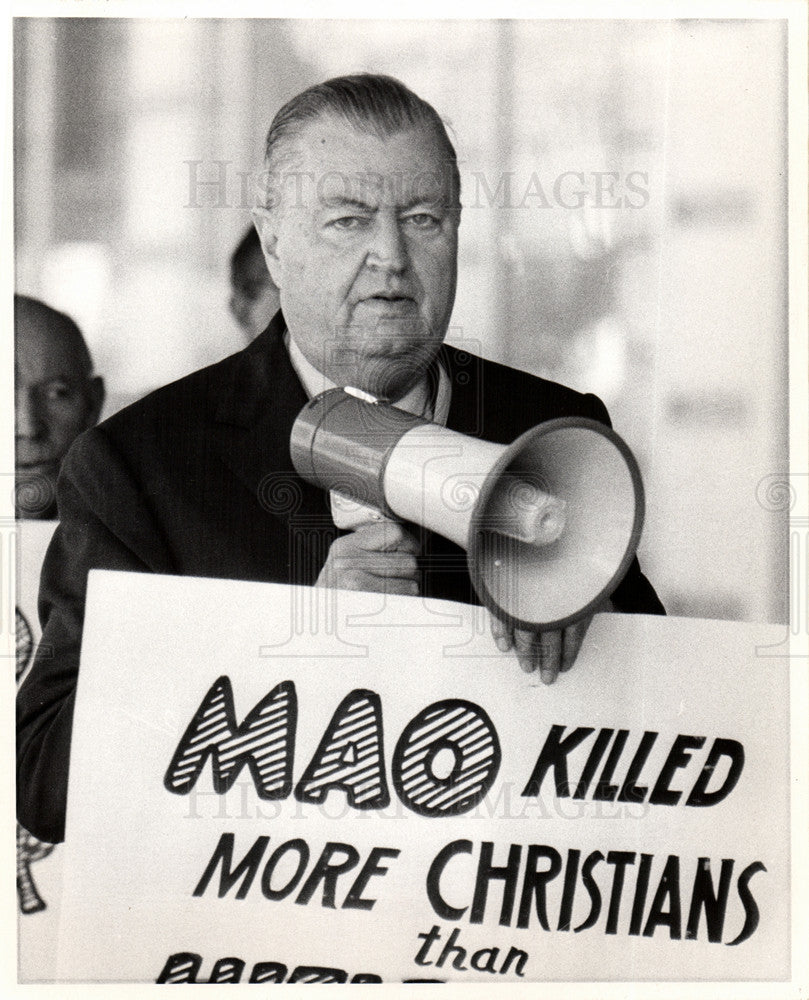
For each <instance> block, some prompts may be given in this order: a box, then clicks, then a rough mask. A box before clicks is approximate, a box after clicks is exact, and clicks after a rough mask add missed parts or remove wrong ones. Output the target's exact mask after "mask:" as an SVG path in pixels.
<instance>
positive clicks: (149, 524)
mask: <svg viewBox="0 0 809 1000" xmlns="http://www.w3.org/2000/svg"><path fill="white" fill-rule="evenodd" d="M283 330H284V322H283V318H282V317H281V314H280V313H279V314H278V315H277V316H276V317H275V319H274V320H273V322H272V323H271V324H270V326H269V327H268V329H267V330H266V331H265V332H264V333H263V334H262V335H261V336H260V337H258V338H257V339H256V340H255V341H254V342H253V343H252V344H250V345H249V346H248V347H247V348H246V349H245V350H243V351H241V352H240V353H239V354H235V355H233V356H232V357H229V358H226V359H225V360H224V361H221V362H219V363H218V364H215V365H212V366H211V367H209V368H205V369H203V370H201V371H198V372H195V373H194V374H192V375H189V376H187V377H186V378H183V379H181V380H180V381H179V382H175V383H174V384H172V385H169V386H166V387H164V388H162V389H158V390H157V391H156V392H154V393H152V394H151V395H149V396H147V397H146V398H145V399H142V400H140V401H139V402H137V403H135V404H133V405H132V406H130V407H128V408H127V409H125V410H122V411H121V412H120V413H117V414H116V415H115V416H113V417H111V418H110V419H109V420H107V421H105V422H104V423H103V424H101V425H99V426H98V427H96V428H95V429H93V430H91V431H88V432H87V433H86V434H83V435H82V436H81V437H80V438H78V439H77V441H76V442H75V444H74V446H73V448H72V449H71V451H70V453H69V454H68V456H67V458H66V459H65V462H64V466H63V469H62V474H61V477H60V481H59V486H58V503H59V513H60V517H61V524H60V526H59V528H58V529H57V531H56V534H55V536H54V540H53V542H52V544H51V548H50V549H49V551H48V555H47V557H46V559H45V564H44V568H43V572H42V581H41V587H40V616H41V618H42V623H43V638H42V643H41V646H40V652H39V654H38V657H37V660H36V662H35V664H34V667H33V668H32V671H31V674H30V676H29V678H28V680H27V681H26V683H25V684H24V685H23V687H22V688H21V690H20V692H19V695H18V702H17V707H18V720H17V731H18V743H17V768H18V771H17V789H18V792H17V799H18V807H17V808H18V815H19V819H20V821H21V822H22V823H23V825H24V826H25V827H27V828H28V829H29V830H31V832H32V833H34V834H36V835H37V836H38V837H41V838H42V839H44V840H49V841H58V840H61V839H63V837H64V815H65V802H66V788H67V775H68V759H69V747H70V732H71V724H72V717H73V700H74V696H75V688H76V679H77V675H78V661H79V647H80V642H81V630H82V624H83V618H84V599H85V589H86V583H87V573H88V570H90V569H92V568H105V569H119V570H132V571H142V572H152V573H171V574H180V575H188V576H209V577H224V578H231V579H241V580H264V581H272V582H280V583H299V584H312V583H314V581H315V580H316V578H317V575H318V573H319V572H320V569H321V567H322V565H323V563H324V561H325V559H326V555H327V553H328V549H329V546H330V545H331V543H332V541H333V539H334V537H335V536H336V535H337V533H338V532H337V530H336V529H335V527H334V524H333V521H332V519H331V515H330V506H329V499H328V495H327V494H326V493H325V492H323V491H321V490H318V489H316V488H315V487H313V486H310V485H308V484H307V483H306V482H304V481H303V480H301V479H300V477H299V476H298V475H297V474H296V473H295V471H294V469H293V467H292V463H291V460H290V456H289V435H290V430H291V428H292V424H293V422H294V420H295V417H296V416H297V414H298V412H299V411H300V409H301V408H302V407H303V405H304V403H305V402H306V398H307V397H306V394H305V392H304V390H303V388H302V386H301V384H300V382H299V381H298V379H297V377H296V375H295V373H294V370H293V368H292V366H291V363H290V360H289V356H288V353H287V351H286V349H285V347H284V345H283V341H282V334H283ZM442 360H443V362H444V364H445V366H446V370H447V372H448V374H449V378H450V381H451V386H452V398H451V405H450V411H449V417H448V421H447V425H448V426H449V427H450V428H452V429H453V430H456V431H460V432H461V433H463V434H467V435H471V436H475V437H481V438H483V439H485V440H489V441H494V442H497V443H501V444H508V443H511V441H513V440H514V439H515V438H516V437H517V436H518V435H519V434H521V433H522V432H523V431H525V430H527V429H528V428H530V427H533V426H534V425H536V424H537V423H540V422H542V421H544V420H548V419H551V418H554V417H559V416H568V415H570V416H583V417H589V418H592V419H595V420H600V421H603V422H604V423H608V416H607V412H606V409H605V408H604V405H603V403H601V401H600V400H599V399H597V398H596V397H595V396H592V395H581V394H580V393H577V392H574V391H573V390H571V389H567V388H565V387H564V386H561V385H557V384H555V383H553V382H547V381H545V380H543V379H537V378H534V377H532V376H530V375H526V374H524V373H522V372H517V371H514V370H512V369H509V368H505V367H503V366H502V365H497V364H493V363H491V362H488V361H483V360H481V359H480V358H476V357H474V356H472V355H469V354H465V353H464V352H462V351H458V350H454V349H452V348H448V347H444V348H442ZM416 530H417V531H419V530H420V533H421V536H422V551H423V556H422V557H421V568H422V571H423V576H422V593H424V594H426V595H429V596H433V597H442V598H446V599H450V600H460V601H467V602H475V596H474V592H473V590H472V587H471V583H470V580H469V576H468V572H467V569H466V557H465V554H464V553H463V552H462V550H461V549H459V548H458V547H457V546H455V545H453V544H452V543H451V542H448V541H446V540H445V539H443V538H440V537H439V536H437V535H432V534H431V533H429V532H427V531H424V530H423V529H416ZM613 602H614V603H615V605H616V607H617V609H618V610H620V611H625V612H645V613H652V614H654V613H662V612H663V609H662V606H661V604H660V602H659V601H658V599H657V596H656V595H655V593H654V590H653V589H652V587H651V585H650V584H649V583H648V581H647V580H646V579H645V577H643V575H642V574H641V572H640V569H639V567H638V564H637V561H635V562H634V563H633V564H632V566H631V568H630V570H629V572H628V573H627V576H626V577H625V579H624V581H623V582H622V583H621V585H620V586H619V587H618V589H617V590H616V592H615V594H614V595H613Z"/></svg>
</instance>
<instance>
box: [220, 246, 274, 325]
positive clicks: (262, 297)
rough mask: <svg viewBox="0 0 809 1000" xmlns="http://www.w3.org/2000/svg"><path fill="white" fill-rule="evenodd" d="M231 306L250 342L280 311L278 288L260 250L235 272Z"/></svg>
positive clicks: (232, 280) (231, 287)
mask: <svg viewBox="0 0 809 1000" xmlns="http://www.w3.org/2000/svg"><path fill="white" fill-rule="evenodd" d="M228 305H229V307H230V312H231V314H232V316H233V318H234V319H235V320H236V322H237V323H238V324H239V326H240V327H241V329H242V330H243V331H244V335H245V337H246V338H247V340H248V341H250V340H253V339H254V338H255V337H257V336H258V335H259V334H260V333H261V332H262V330H264V329H265V328H266V326H267V324H268V323H269V322H270V320H271V319H272V318H273V316H274V315H275V314H276V313H277V312H278V308H279V306H280V301H279V298H278V289H277V288H276V287H275V285H274V284H273V283H272V281H271V280H270V276H269V274H268V273H267V265H266V263H265V262H264V257H263V255H262V253H261V251H260V250H257V251H256V253H253V254H251V255H250V256H249V257H248V258H247V260H246V261H245V263H244V265H243V267H242V268H241V269H240V272H239V273H238V274H235V273H233V272H231V276H230V301H229V303H228Z"/></svg>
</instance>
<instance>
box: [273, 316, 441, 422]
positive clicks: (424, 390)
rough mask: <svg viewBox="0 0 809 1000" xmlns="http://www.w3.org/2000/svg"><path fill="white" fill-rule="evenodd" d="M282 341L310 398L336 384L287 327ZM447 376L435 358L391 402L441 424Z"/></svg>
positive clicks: (407, 411) (399, 407)
mask: <svg viewBox="0 0 809 1000" xmlns="http://www.w3.org/2000/svg"><path fill="white" fill-rule="evenodd" d="M284 344H285V345H286V348H287V350H288V351H289V359H290V361H291V362H292V367H293V368H294V369H295V374H296V375H297V376H298V378H299V379H300V381H301V385H302V386H303V387H304V389H305V390H306V394H307V395H308V396H309V397H310V398H311V397H313V396H317V395H319V394H320V393H321V392H325V391H326V390H327V389H336V388H337V386H336V384H335V383H334V382H332V381H331V379H329V378H327V377H326V376H325V375H324V374H323V372H321V371H318V369H317V368H315V366H314V365H313V364H311V363H310V362H309V361H308V360H307V359H306V358H305V357H304V356H303V353H302V352H301V349H300V348H299V347H298V345H297V344H296V343H295V340H294V338H293V337H291V336H290V334H289V330H286V331H285V332H284ZM434 372H437V375H438V385H437V386H436V385H435V374H434ZM450 388H451V387H450V381H449V376H448V375H447V373H446V371H445V370H444V366H443V365H442V364H440V363H439V361H438V360H437V359H436V361H435V362H434V371H430V372H428V373H427V374H425V375H424V376H423V377H422V378H421V379H420V380H419V381H418V382H417V383H416V384H415V385H414V386H413V388H412V389H411V390H410V391H409V392H407V393H406V394H405V395H404V396H403V397H402V398H401V399H400V400H398V401H397V402H396V403H395V404H394V405H395V406H396V407H397V409H399V410H404V411H405V412H406V413H413V414H415V415H416V416H419V417H424V418H425V420H432V421H433V423H436V424H441V426H442V427H443V426H445V425H446V422H447V416H448V414H449V404H450V400H451V395H452V393H451V391H450Z"/></svg>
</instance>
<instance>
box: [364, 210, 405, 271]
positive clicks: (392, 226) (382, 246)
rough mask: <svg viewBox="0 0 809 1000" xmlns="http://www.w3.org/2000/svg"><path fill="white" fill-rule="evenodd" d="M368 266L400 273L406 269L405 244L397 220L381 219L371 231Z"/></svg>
mask: <svg viewBox="0 0 809 1000" xmlns="http://www.w3.org/2000/svg"><path fill="white" fill-rule="evenodd" d="M368 264H369V265H370V266H371V267H376V268H385V269H386V270H389V271H396V272H401V271H404V270H405V268H406V267H407V244H406V242H405V238H404V234H403V232H402V229H401V226H400V225H399V220H398V219H395V218H386V217H384V216H383V217H381V218H379V219H378V220H377V222H376V225H375V226H374V227H373V229H372V235H371V245H370V246H369V248H368Z"/></svg>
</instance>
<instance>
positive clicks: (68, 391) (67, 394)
mask: <svg viewBox="0 0 809 1000" xmlns="http://www.w3.org/2000/svg"><path fill="white" fill-rule="evenodd" d="M73 396H74V391H73V388H72V387H71V386H69V385H67V384H66V383H65V382H54V383H52V384H51V385H49V386H48V387H47V388H46V389H45V399H47V400H49V401H50V402H58V401H59V400H62V399H71V398H72V397H73Z"/></svg>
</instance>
